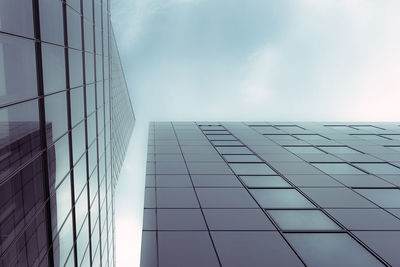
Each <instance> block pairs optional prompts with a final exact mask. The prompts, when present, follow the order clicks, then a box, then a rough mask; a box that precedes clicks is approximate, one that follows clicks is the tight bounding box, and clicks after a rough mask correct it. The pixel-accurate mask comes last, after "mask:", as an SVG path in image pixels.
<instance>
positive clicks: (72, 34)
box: [67, 7, 82, 49]
mask: <svg viewBox="0 0 400 267" xmlns="http://www.w3.org/2000/svg"><path fill="white" fill-rule="evenodd" d="M67 22H68V27H67V28H68V46H69V47H72V48H76V49H82V39H81V16H80V15H79V14H78V13H77V12H75V11H74V10H73V9H72V8H70V7H67Z"/></svg>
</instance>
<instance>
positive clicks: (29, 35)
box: [0, 0, 135, 267]
mask: <svg viewBox="0 0 400 267" xmlns="http://www.w3.org/2000/svg"><path fill="white" fill-rule="evenodd" d="M109 5H110V4H109V1H108V0H82V1H81V0H67V1H59V0H37V1H32V0H18V1H16V0H1V1H0V266H7V267H8V266H91V265H92V266H113V265H115V249H114V188H115V185H116V181H117V178H118V175H119V171H120V169H121V165H122V162H123V159H124V156H125V152H126V148H127V145H128V142H129V139H130V136H131V132H132V129H133V125H134V121H135V117H134V114H133V110H132V106H131V103H130V100H129V99H130V98H129V94H128V90H127V86H126V83H125V79H124V74H123V72H122V68H121V63H120V59H119V55H118V50H117V46H116V43H115V39H114V35H113V31H112V27H111V24H110V13H109Z"/></svg>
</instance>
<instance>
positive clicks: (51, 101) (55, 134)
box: [44, 92, 68, 143]
mask: <svg viewBox="0 0 400 267" xmlns="http://www.w3.org/2000/svg"><path fill="white" fill-rule="evenodd" d="M66 102H67V96H66V93H65V92H61V93H58V94H54V95H50V96H46V97H45V99H44V104H45V109H46V127H47V129H48V133H47V142H48V143H52V142H54V141H55V140H57V139H58V138H59V137H60V136H62V135H63V134H65V133H66V132H67V130H68V124H67V103H66ZM49 129H51V130H49Z"/></svg>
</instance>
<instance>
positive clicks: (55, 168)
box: [47, 135, 70, 186]
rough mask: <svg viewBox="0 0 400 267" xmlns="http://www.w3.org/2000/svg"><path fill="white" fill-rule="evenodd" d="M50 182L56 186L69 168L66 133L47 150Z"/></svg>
mask: <svg viewBox="0 0 400 267" xmlns="http://www.w3.org/2000/svg"><path fill="white" fill-rule="evenodd" d="M47 157H48V165H49V178H50V184H51V185H55V186H58V184H59V183H60V182H61V181H62V179H63V178H64V177H65V175H66V174H67V172H68V171H69V168H70V165H69V164H70V163H69V139H68V135H65V136H64V137H63V138H61V139H60V140H58V141H57V142H56V143H55V144H54V146H51V147H50V148H49V149H48V152H47Z"/></svg>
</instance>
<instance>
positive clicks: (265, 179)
mask: <svg viewBox="0 0 400 267" xmlns="http://www.w3.org/2000/svg"><path fill="white" fill-rule="evenodd" d="M240 179H242V181H243V182H244V183H245V184H246V185H247V187H254V188H257V187H258V188H262V187H291V185H290V184H288V183H287V182H286V181H285V180H284V179H283V178H282V177H280V176H277V175H271V176H265V175H262V176H240Z"/></svg>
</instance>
